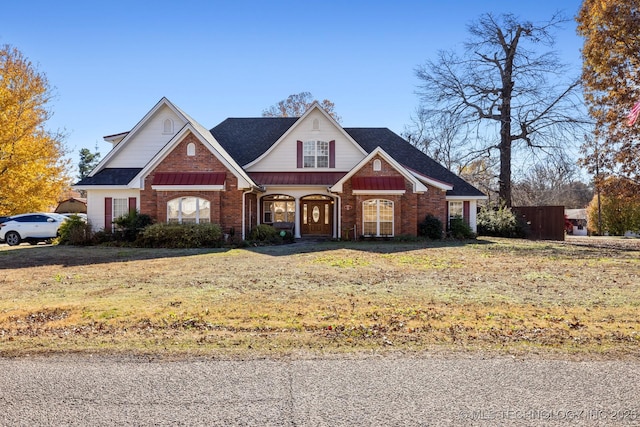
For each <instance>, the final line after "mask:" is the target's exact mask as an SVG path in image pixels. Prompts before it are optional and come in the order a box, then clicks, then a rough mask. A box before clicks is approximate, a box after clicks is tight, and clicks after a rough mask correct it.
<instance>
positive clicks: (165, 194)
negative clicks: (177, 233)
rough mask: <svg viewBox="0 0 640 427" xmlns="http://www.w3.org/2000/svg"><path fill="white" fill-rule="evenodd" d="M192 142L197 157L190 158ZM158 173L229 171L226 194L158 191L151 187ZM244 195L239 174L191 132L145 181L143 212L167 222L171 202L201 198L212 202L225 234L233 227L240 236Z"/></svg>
mask: <svg viewBox="0 0 640 427" xmlns="http://www.w3.org/2000/svg"><path fill="white" fill-rule="evenodd" d="M189 143H193V144H195V147H196V155H195V156H187V145H188V144H189ZM158 172H225V173H226V181H225V189H224V191H155V190H153V189H152V188H151V183H152V182H153V177H154V176H155V174H156V173H158ZM242 193H243V191H242V190H239V189H238V180H237V178H236V177H235V175H234V174H233V173H231V171H230V170H229V169H227V168H226V167H225V166H224V164H223V163H222V162H221V161H220V160H219V159H218V158H217V157H216V156H215V155H213V153H211V151H209V149H208V148H207V147H205V146H204V145H203V144H202V143H200V141H199V140H198V139H197V138H196V137H195V136H194V135H193V134H191V133H190V134H188V135H187V136H186V137H185V138H184V139H183V140H182V141H181V142H180V143H179V144H178V145H177V146H176V147H175V148H174V149H173V151H171V153H169V155H167V157H166V158H165V159H164V160H163V161H162V162H161V163H160V164H159V165H158V166H157V167H156V168H155V169H154V170H153V171H152V172H151V173H150V174H149V175H147V177H146V178H145V182H144V190H141V192H140V212H141V213H144V214H148V215H150V216H151V217H153V218H154V219H155V220H156V221H158V222H166V220H167V202H168V201H170V200H173V199H175V198H178V197H200V198H203V199H206V200H208V201H209V202H210V203H211V222H212V223H215V224H219V225H220V227H221V228H222V231H223V232H224V233H228V232H229V230H230V229H231V228H232V227H233V228H234V230H235V232H236V233H241V230H242Z"/></svg>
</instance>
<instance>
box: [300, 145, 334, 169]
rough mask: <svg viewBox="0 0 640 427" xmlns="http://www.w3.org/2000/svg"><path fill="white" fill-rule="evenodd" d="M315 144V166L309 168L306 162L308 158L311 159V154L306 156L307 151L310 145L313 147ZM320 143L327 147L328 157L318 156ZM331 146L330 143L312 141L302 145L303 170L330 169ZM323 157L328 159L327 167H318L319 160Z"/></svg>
mask: <svg viewBox="0 0 640 427" xmlns="http://www.w3.org/2000/svg"><path fill="white" fill-rule="evenodd" d="M312 143H313V166H307V165H306V162H305V158H307V157H311V154H306V151H305V149H306V148H307V146H308V145H311V144H312ZM320 143H322V144H326V145H327V155H326V156H318V145H320ZM330 150H331V148H330V144H329V142H328V141H321V140H310V141H305V142H304V143H303V144H302V168H303V169H326V168H328V167H329V161H330V157H331V153H330ZM319 157H322V158H325V157H326V159H327V162H326V163H327V165H326V166H318V158H319Z"/></svg>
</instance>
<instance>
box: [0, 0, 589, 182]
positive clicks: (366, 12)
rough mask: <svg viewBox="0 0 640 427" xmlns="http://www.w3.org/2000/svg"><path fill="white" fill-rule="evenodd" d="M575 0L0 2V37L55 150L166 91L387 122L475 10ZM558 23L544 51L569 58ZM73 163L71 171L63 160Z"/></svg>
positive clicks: (535, 9) (212, 104) (223, 111)
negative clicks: (36, 90) (29, 82)
mask: <svg viewBox="0 0 640 427" xmlns="http://www.w3.org/2000/svg"><path fill="white" fill-rule="evenodd" d="M580 4H581V2H580V1H579V0H562V1H561V2H559V1H549V0H519V1H513V0H487V1H478V0H449V1H448V2H444V1H430V0H423V1H403V0H395V1H393V2H392V1H372V0H369V1H359V0H357V1H346V0H344V1H322V2H320V1H314V2H307V1H278V0H271V1H242V0H237V1H204V0H183V1H180V2H178V1H135V0H128V1H120V0H114V1H109V2H104V1H82V2H79V1H61V2H52V1H40V0H30V1H25V2H18V1H10V2H5V4H3V6H2V24H1V25H0V44H10V45H12V46H15V47H17V48H18V49H20V50H21V51H22V53H23V54H24V55H25V56H27V57H28V58H29V59H30V60H31V61H32V62H33V63H34V64H36V65H37V67H38V69H39V70H40V71H42V72H44V73H45V74H46V75H47V77H48V79H49V82H50V84H51V86H53V87H54V88H55V93H56V98H55V100H54V102H53V104H52V109H53V112H54V116H53V118H52V119H51V120H50V121H49V122H48V128H50V129H53V130H55V129H62V130H64V131H65V132H66V133H67V134H68V137H67V139H66V144H67V147H68V149H69V150H70V153H69V157H70V158H71V159H72V160H73V162H74V164H75V163H77V161H78V155H77V153H78V150H80V149H81V148H83V147H86V148H90V149H92V150H93V148H94V147H95V146H96V144H97V145H98V149H99V151H100V152H101V153H102V155H103V156H104V155H105V154H106V152H107V151H108V150H109V148H110V145H109V144H107V143H105V142H104V141H103V140H102V137H103V136H104V135H109V134H113V133H118V132H122V131H127V130H130V129H131V128H132V127H133V126H135V124H136V123H137V122H138V120H140V119H141V118H142V116H143V115H144V114H146V113H147V112H148V111H149V110H150V109H151V108H152V107H153V106H154V105H155V104H156V102H157V101H158V100H160V98H162V97H163V96H166V97H167V98H169V100H171V101H172V102H173V103H175V104H176V105H178V106H179V107H180V108H182V109H183V110H184V111H186V112H187V113H188V114H189V115H191V116H192V117H193V118H194V119H196V120H197V121H199V122H200V123H201V124H202V125H204V126H205V127H207V128H212V127H213V126H215V125H216V124H218V123H220V122H221V121H222V120H224V119H225V118H227V117H256V116H260V115H261V113H262V111H263V110H264V109H265V108H268V107H269V106H271V105H273V104H275V103H277V102H278V101H280V100H282V99H285V98H286V97H287V96H288V95H290V94H294V93H299V92H304V91H307V92H311V93H312V94H313V95H314V97H316V98H318V99H325V98H326V99H329V100H331V101H333V102H334V103H335V109H336V112H337V113H338V114H339V115H340V116H341V117H342V124H343V125H344V126H366V127H368V126H371V127H388V128H390V129H391V130H393V131H395V132H397V133H400V132H402V131H403V129H404V126H405V125H407V124H409V123H410V117H411V115H412V114H413V112H414V110H415V108H416V107H417V105H418V98H417V96H416V95H415V90H416V85H417V84H418V80H417V79H416V77H415V73H414V70H415V68H416V67H417V66H418V65H420V64H422V63H424V62H425V61H426V60H428V59H430V58H433V57H434V55H435V54H436V53H437V51H438V50H448V49H453V48H456V47H459V46H461V44H462V42H463V41H464V40H465V39H466V38H467V31H466V26H467V24H469V23H470V21H472V20H474V19H476V18H477V17H478V16H480V15H481V14H482V13H486V12H491V13H494V14H500V13H505V12H509V13H513V14H515V15H517V16H520V17H521V18H525V19H528V20H531V21H534V22H539V21H545V20H548V19H549V18H550V17H551V15H552V14H553V13H554V12H556V11H557V10H563V11H564V13H565V14H566V15H567V16H568V17H571V18H572V17H574V16H575V14H576V13H577V11H578V9H579V7H580ZM581 45H582V40H581V39H580V38H579V37H578V36H577V35H576V33H575V23H574V22H573V21H572V22H569V23H568V24H567V25H566V27H565V29H564V30H563V31H561V32H560V33H559V34H558V39H557V46H556V50H557V51H559V52H560V54H561V57H562V58H563V60H564V61H565V62H567V63H570V64H574V65H575V70H576V74H577V73H578V72H579V68H580V47H581ZM74 173H75V171H74Z"/></svg>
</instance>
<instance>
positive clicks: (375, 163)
mask: <svg viewBox="0 0 640 427" xmlns="http://www.w3.org/2000/svg"><path fill="white" fill-rule="evenodd" d="M373 170H374V171H376V172H379V171H381V170H382V162H381V161H380V159H375V160H374V161H373Z"/></svg>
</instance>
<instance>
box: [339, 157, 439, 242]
mask: <svg viewBox="0 0 640 427" xmlns="http://www.w3.org/2000/svg"><path fill="white" fill-rule="evenodd" d="M375 159H379V160H380V161H381V166H382V168H381V170H380V171H374V170H373V161H374V160H375ZM354 176H402V175H401V174H400V173H399V172H398V171H397V170H396V169H395V168H393V167H392V166H391V165H390V164H389V163H387V162H386V161H385V160H384V159H383V158H382V157H379V156H376V157H374V158H373V159H371V160H370V161H369V162H368V163H367V164H366V165H364V166H363V167H362V168H361V169H360V170H359V171H358V172H356V173H355V174H354ZM405 188H406V191H405V194H403V195H354V194H353V187H352V185H351V180H348V181H347V182H345V183H344V185H343V193H342V194H341V197H342V206H341V213H342V230H341V231H342V232H343V234H342V235H343V236H344V230H346V229H350V230H352V229H353V227H354V225H357V234H358V235H361V234H362V202H364V201H366V200H370V199H385V200H390V201H392V202H393V203H394V232H395V235H396V236H397V235H402V234H405V235H411V236H415V235H417V234H418V223H419V222H420V221H422V220H423V219H424V218H425V216H426V215H427V214H429V213H430V214H433V215H435V216H436V217H438V218H440V220H441V221H442V223H443V225H444V224H446V222H445V219H446V194H445V192H444V191H442V190H440V189H438V188H435V187H433V186H430V185H428V186H427V188H428V191H427V192H426V193H422V194H419V193H414V192H413V185H412V184H411V182H410V181H408V180H406V179H405ZM350 237H352V235H350ZM356 237H357V236H356Z"/></svg>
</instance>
